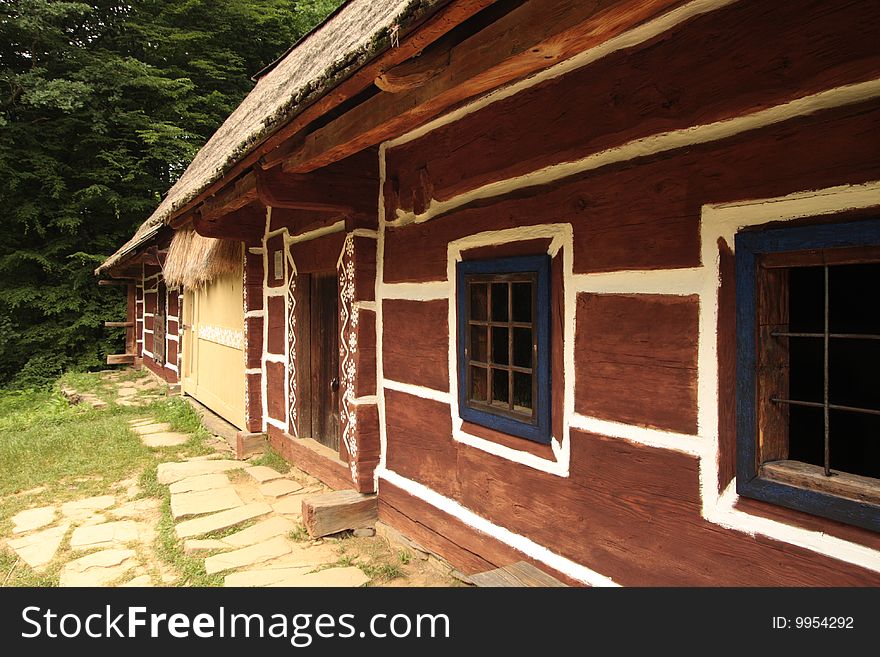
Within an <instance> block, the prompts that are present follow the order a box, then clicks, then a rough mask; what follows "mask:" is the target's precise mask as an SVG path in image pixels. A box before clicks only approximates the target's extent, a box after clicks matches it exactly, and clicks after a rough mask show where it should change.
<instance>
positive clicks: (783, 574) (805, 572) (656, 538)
mask: <svg viewBox="0 0 880 657" xmlns="http://www.w3.org/2000/svg"><path fill="white" fill-rule="evenodd" d="M571 450H572V452H571V467H570V476H569V477H568V478H559V477H553V476H552V475H548V474H546V473H542V472H539V471H537V470H535V469H534V468H530V467H528V466H525V465H521V464H517V463H512V462H511V461H509V460H507V459H502V458H499V457H496V456H493V455H491V454H487V453H485V452H483V451H481V450H477V449H474V448H472V447H469V446H467V445H460V447H459V456H458V468H459V471H460V472H462V473H467V477H464V478H462V479H461V481H462V488H461V496H460V498H459V502H460V503H461V504H462V505H463V506H465V507H467V508H468V509H470V510H471V511H473V512H474V513H476V514H477V515H479V516H481V517H483V518H487V519H488V520H490V521H492V522H494V523H495V524H498V525H501V526H503V527H505V528H506V529H508V530H510V531H511V532H513V533H515V534H520V535H523V536H526V537H528V538H530V539H531V540H533V541H535V542H537V543H539V544H540V545H545V546H548V547H549V548H550V549H551V550H552V551H553V552H555V553H557V554H560V555H562V556H565V557H567V558H569V559H572V560H573V561H575V562H577V563H581V564H584V565H585V566H587V567H589V568H592V569H593V570H595V571H597V572H599V573H602V574H603V575H605V576H607V577H610V578H611V579H613V580H614V581H615V582H617V583H619V584H621V585H624V586H632V585H641V586H657V585H660V586H663V585H666V586H668V585H672V584H676V585H684V586H700V585H702V586H706V585H714V586H731V585H734V586H735V585H740V586H742V585H746V584H748V585H764V586H779V585H788V586H792V585H795V586H804V585H826V586H828V585H838V586H849V585H853V586H872V585H876V583H878V582H880V573H876V572H873V571H871V570H869V569H866V568H861V567H859V566H857V565H853V564H847V563H843V562H841V561H838V560H836V559H833V558H830V557H826V556H823V555H820V554H817V553H816V552H814V551H811V550H807V549H802V548H798V547H796V546H793V545H790V544H786V543H783V542H780V541H776V540H772V539H768V538H766V537H760V536H750V535H748V534H746V533H742V532H737V531H732V530H729V529H725V528H723V527H721V526H718V525H715V524H713V523H711V522H708V521H706V520H704V519H703V518H702V517H701V505H702V502H701V499H700V474H699V459H698V458H697V457H695V456H691V455H687V454H682V453H679V452H674V451H671V450H667V449H660V448H654V447H647V446H645V445H635V444H633V443H629V442H627V441H625V440H620V439H616V438H605V437H601V436H597V435H595V434H589V433H586V432H582V431H577V430H575V431H572V434H571ZM384 487H385V484H384V482H382V483H381V485H380V489H379V490H380V497H381V495H382V494H383V490H384ZM547 518H565V522H547ZM416 538H417V539H418V540H419V542H421V543H423V544H425V545H428V544H427V542H426V541H425V540H423V539H422V538H421V537H416ZM520 558H521V557H520ZM509 562H510V561H509V560H508V561H502V562H499V563H496V564H495V565H496V566H497V565H503V564H504V563H509ZM539 567H540V566H539Z"/></svg>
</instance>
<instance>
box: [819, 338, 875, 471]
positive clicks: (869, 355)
mask: <svg viewBox="0 0 880 657" xmlns="http://www.w3.org/2000/svg"><path fill="white" fill-rule="evenodd" d="M828 356H829V358H828V361H829V362H828V365H829V367H828V370H829V371H828V393H829V398H830V401H831V403H832V404H839V405H841V406H855V407H857V408H870V409H874V410H878V411H880V385H877V372H878V371H880V340H850V339H838V340H833V339H832V340H831V342H830V345H829V349H828ZM877 440H878V441H880V436H878V437H877ZM877 454H878V456H880V450H878V452H877Z"/></svg>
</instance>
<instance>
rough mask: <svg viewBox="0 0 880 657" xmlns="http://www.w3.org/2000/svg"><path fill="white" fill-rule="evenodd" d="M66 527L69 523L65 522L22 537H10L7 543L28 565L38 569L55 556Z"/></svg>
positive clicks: (68, 526) (68, 527) (67, 527)
mask: <svg viewBox="0 0 880 657" xmlns="http://www.w3.org/2000/svg"><path fill="white" fill-rule="evenodd" d="M68 529H70V523H69V522H66V523H63V524H61V525H58V526H57V527H51V528H49V529H44V530H42V531H38V532H35V533H33V534H28V535H27V536H24V537H22V538H15V539H12V540H10V541H9V542H8V543H7V545H8V546H9V547H10V548H12V549H13V550H14V551H15V553H16V554H17V555H18V556H19V557H21V560H22V561H24V562H25V563H26V564H27V565H28V566H30V567H31V568H37V569H39V568H41V567H42V566H45V565H46V564H47V563H49V562H50V561H52V559H53V558H54V557H55V553H56V552H58V548H59V547H60V545H61V541H62V539H63V538H64V535H65V534H66V533H67V530H68Z"/></svg>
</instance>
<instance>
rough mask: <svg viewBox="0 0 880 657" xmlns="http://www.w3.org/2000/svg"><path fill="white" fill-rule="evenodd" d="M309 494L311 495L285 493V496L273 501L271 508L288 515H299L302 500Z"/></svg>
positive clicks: (300, 513)
mask: <svg viewBox="0 0 880 657" xmlns="http://www.w3.org/2000/svg"><path fill="white" fill-rule="evenodd" d="M309 495H311V493H302V494H299V495H286V496H285V497H282V498H281V499H279V500H278V501H277V502H273V503H272V508H273V509H274V510H275V513H283V514H285V515H290V516H301V515H302V501H303V499H305V498H306V497H308V496H309Z"/></svg>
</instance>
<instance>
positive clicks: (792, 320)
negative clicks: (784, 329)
mask: <svg viewBox="0 0 880 657" xmlns="http://www.w3.org/2000/svg"><path fill="white" fill-rule="evenodd" d="M788 277H789V278H788V288H789V318H788V322H789V330H791V331H793V332H796V333H817V332H818V333H821V332H822V331H824V330H825V329H824V327H825V270H824V268H822V267H794V268H792V269H790V270H789V274H788Z"/></svg>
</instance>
